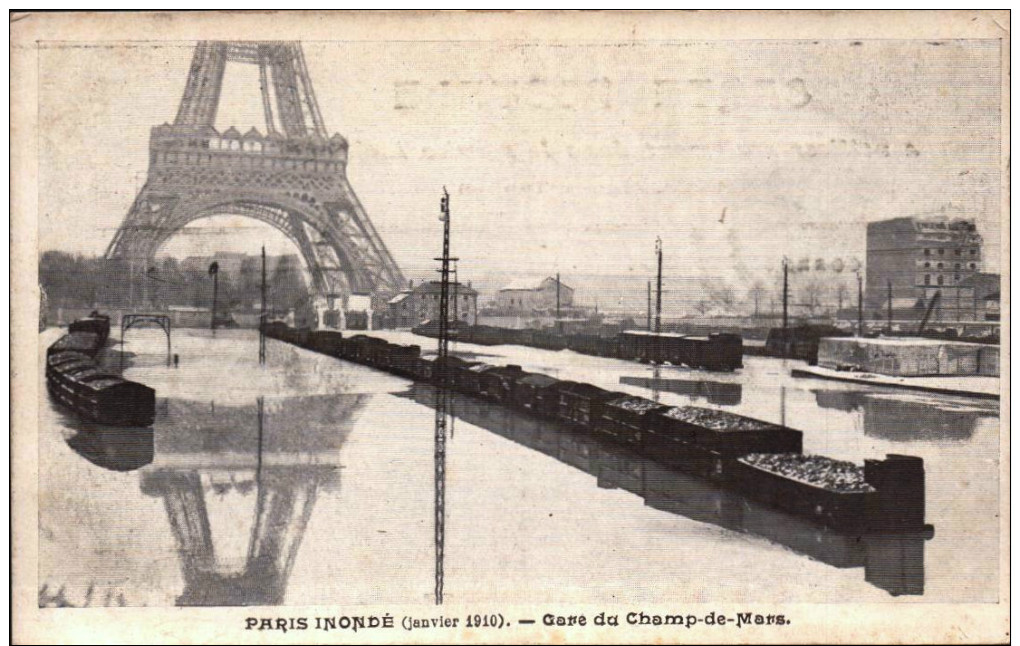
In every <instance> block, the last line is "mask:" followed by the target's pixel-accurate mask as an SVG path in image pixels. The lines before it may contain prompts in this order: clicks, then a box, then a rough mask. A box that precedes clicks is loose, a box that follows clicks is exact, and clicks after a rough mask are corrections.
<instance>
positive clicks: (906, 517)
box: [267, 326, 925, 535]
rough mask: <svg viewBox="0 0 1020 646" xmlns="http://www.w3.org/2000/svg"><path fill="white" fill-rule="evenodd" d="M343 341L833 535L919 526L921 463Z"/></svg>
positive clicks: (753, 423)
mask: <svg viewBox="0 0 1020 646" xmlns="http://www.w3.org/2000/svg"><path fill="white" fill-rule="evenodd" d="M267 334H269V336H273V337H274V338H278V339H280V340H283V341H287V342H290V343H294V344H295V345H298V346H300V347H303V348H306V349H309V350H315V348H314V347H312V342H311V341H310V339H312V338H314V336H313V335H310V334H309V333H308V332H307V331H304V332H303V333H302V332H299V331H292V330H290V329H289V328H286V327H285V326H282V327H281V326H277V327H273V328H271V329H267ZM336 334H339V333H336ZM334 342H336V339H335V337H334ZM340 344H341V350H340V353H339V356H341V357H342V358H344V359H347V360H350V361H353V362H355V363H361V364H363V365H367V366H371V367H373V368H377V369H379V370H384V371H388V372H392V373H394V374H400V375H402V376H407V377H409V378H411V379H414V380H416V381H420V382H426V383H431V384H435V385H437V386H441V387H445V388H450V389H452V390H456V391H458V392H461V393H464V394H466V395H469V396H472V397H476V398H478V399H479V400H488V401H493V402H498V403H501V404H503V405H505V406H508V407H511V408H514V409H517V410H519V411H522V412H524V413H526V414H528V415H531V416H533V417H535V418H541V419H547V420H554V421H555V422H556V423H558V424H560V425H563V426H567V427H569V428H571V429H574V430H576V431H577V432H580V433H585V434H588V435H590V436H592V437H604V438H607V439H610V440H612V441H614V442H615V443H617V444H620V445H622V446H626V447H628V448H629V449H630V450H633V451H635V452H636V453H638V454H640V455H642V456H644V457H646V458H648V459H650V460H652V461H654V462H657V463H659V464H661V465H663V466H665V467H667V468H672V469H676V470H679V471H682V472H686V473H689V474H693V475H696V476H698V477H701V478H704V479H707V480H710V481H712V482H714V483H716V484H718V485H719V486H722V487H724V488H725V489H727V490H730V491H734V492H736V493H740V494H743V495H746V496H748V497H750V498H754V499H756V500H759V501H761V502H762V503H764V504H766V505H768V506H771V507H774V508H777V509H780V510H783V511H785V512H787V513H791V514H794V515H797V516H799V517H803V518H807V519H809V520H811V521H812V522H817V523H820V524H821V525H823V526H826V527H830V528H832V529H835V530H838V531H845V532H850V533H854V534H858V535H862V534H865V533H873V532H879V531H880V532H894V533H895V532H904V531H905V532H917V531H922V530H923V528H924V527H925V525H924V507H925V495H924V462H923V460H921V459H920V458H916V457H912V456H903V455H888V456H886V457H885V459H882V460H867V461H866V462H865V464H864V465H863V466H859V465H854V464H851V463H842V462H840V463H837V462H836V461H833V460H829V459H828V458H824V457H820V456H804V455H803V454H802V451H803V433H802V432H801V431H799V430H795V429H791V428H787V427H785V426H782V425H778V424H773V423H769V422H764V421H761V420H757V419H752V418H749V417H744V416H742V415H736V414H733V413H730V412H728V411H720V410H716V409H711V408H701V407H696V406H672V407H671V406H662V405H659V404H658V403H656V402H653V401H651V400H648V399H645V398H642V397H637V396H633V395H628V394H625V393H620V392H613V391H608V390H605V389H602V388H599V387H597V386H594V385H591V384H586V383H581V382H576V381H560V380H558V379H554V378H552V377H549V376H547V375H543V374H539V373H530V372H525V371H523V370H521V368H520V367H519V366H490V365H488V364H485V363H481V362H476V361H466V360H464V359H460V358H457V357H449V358H447V359H446V361H445V363H444V364H442V365H437V363H436V360H435V359H434V358H428V357H421V356H420V348H419V347H418V346H402V345H399V344H392V343H389V342H387V341H385V340H383V339H379V338H377V337H368V336H365V335H357V336H354V337H351V338H346V337H342V340H341V341H340ZM316 345H318V344H316ZM821 472H826V473H830V472H831V473H835V472H839V473H842V474H843V476H845V479H842V480H841V479H840V478H836V479H834V480H831V481H829V480H826V479H825V478H821V479H820V478H819V477H818V474H819V473H821ZM848 483H849V484H848Z"/></svg>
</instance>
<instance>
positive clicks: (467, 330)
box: [414, 325, 744, 372]
mask: <svg viewBox="0 0 1020 646" xmlns="http://www.w3.org/2000/svg"><path fill="white" fill-rule="evenodd" d="M414 332H415V333H416V334H420V335H422V336H428V337H435V336H436V334H437V333H438V332H437V329H436V326H434V325H425V326H421V327H418V328H415V329H414ZM455 332H456V338H457V340H458V341H463V342H465V343H475V344H478V345H525V346H529V347H534V348H541V349H545V350H573V351H574V352H579V353H582V354H589V355H594V356H597V357H609V358H613V359H624V360H627V361H641V362H644V363H658V364H671V365H676V366H680V365H683V366H688V367H690V368H701V369H705V370H717V371H730V372H731V371H733V370H736V369H738V368H741V367H743V357H744V342H743V338H742V337H741V336H740V335H739V334H728V333H718V334H709V335H708V336H689V335H685V334H673V333H667V332H661V333H655V332H648V331H645V330H630V331H626V332H621V333H619V334H617V335H614V336H602V335H598V334H560V333H558V332H556V331H554V330H534V329H523V330H515V329H511V328H500V327H491V326H487V325H469V326H458V327H457V329H456V331H455Z"/></svg>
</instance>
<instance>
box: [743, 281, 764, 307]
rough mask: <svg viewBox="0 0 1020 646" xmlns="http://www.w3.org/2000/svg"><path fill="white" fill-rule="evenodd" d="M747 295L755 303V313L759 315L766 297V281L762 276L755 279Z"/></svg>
mask: <svg viewBox="0 0 1020 646" xmlns="http://www.w3.org/2000/svg"><path fill="white" fill-rule="evenodd" d="M747 296H748V298H749V299H750V300H751V302H752V303H754V315H755V316H758V315H759V314H760V313H761V301H762V299H763V298H764V297H765V282H764V281H763V280H761V279H760V278H758V279H755V281H754V283H752V284H751V288H750V289H749V290H747Z"/></svg>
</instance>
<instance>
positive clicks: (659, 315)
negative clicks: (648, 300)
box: [655, 238, 662, 334]
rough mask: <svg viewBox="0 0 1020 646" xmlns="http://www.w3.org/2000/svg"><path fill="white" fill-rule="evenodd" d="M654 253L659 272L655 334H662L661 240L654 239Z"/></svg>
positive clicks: (656, 293)
mask: <svg viewBox="0 0 1020 646" xmlns="http://www.w3.org/2000/svg"><path fill="white" fill-rule="evenodd" d="M655 253H656V255H658V256H659V271H658V278H657V280H656V287H655V333H656V334H659V333H660V332H662V238H655Z"/></svg>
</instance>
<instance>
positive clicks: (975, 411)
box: [39, 328, 1000, 606]
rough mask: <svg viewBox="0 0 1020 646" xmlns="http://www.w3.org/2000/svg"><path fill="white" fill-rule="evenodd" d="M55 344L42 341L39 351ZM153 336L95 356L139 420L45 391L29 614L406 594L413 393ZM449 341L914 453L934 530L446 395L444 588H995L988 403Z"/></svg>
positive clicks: (558, 593) (429, 424) (854, 455)
mask: <svg viewBox="0 0 1020 646" xmlns="http://www.w3.org/2000/svg"><path fill="white" fill-rule="evenodd" d="M59 334H60V331H59V330H57V329H55V328H51V329H48V330H45V331H44V332H42V333H41V335H40V347H41V349H42V352H44V351H45V347H46V346H48V345H49V344H50V343H52V342H53V341H54V340H55V339H56V338H57V337H58V336H59ZM372 335H374V336H379V337H382V338H385V339H387V340H390V341H394V342H399V343H406V344H410V343H413V344H418V345H421V346H422V348H423V350H424V351H426V352H427V351H428V350H430V349H431V348H432V347H433V346H434V343H435V341H433V340H431V339H426V338H423V337H418V336H414V335H412V334H410V333H407V332H372ZM172 342H173V352H174V353H176V354H178V355H179V357H180V365H179V367H177V368H173V367H168V366H167V361H166V341H165V338H164V337H163V333H162V332H161V331H154V330H150V329H142V330H132V331H131V332H130V333H129V334H128V338H127V339H126V342H125V344H124V347H123V354H124V356H123V357H121V356H120V354H121V348H120V346H119V344H117V343H115V344H112V345H111V346H110V347H108V348H107V349H106V350H105V352H104V354H103V356H102V361H103V362H104V363H105V364H106V365H108V366H110V367H111V368H116V367H117V366H118V365H119V364H120V362H121V360H122V359H123V362H124V366H125V370H124V376H125V377H126V378H128V379H133V380H136V381H139V382H141V383H143V384H146V385H148V386H150V387H152V388H155V390H156V393H157V408H156V420H155V423H154V424H153V426H152V428H150V429H118V430H116V431H114V430H111V429H108V428H101V427H97V426H95V425H89V424H84V423H81V422H79V421H78V420H77V419H76V418H74V417H73V416H71V415H69V414H67V413H65V411H64V409H63V408H61V407H60V406H59V405H58V404H57V403H55V402H53V401H52V400H51V399H50V398H48V397H46V396H45V395H43V401H42V402H41V408H40V425H39V450H40V452H45V453H46V454H47V459H46V460H41V461H40V473H39V479H40V490H41V491H45V492H46V495H45V496H42V497H41V498H40V510H39V514H40V518H39V521H40V535H39V541H40V542H39V550H40V572H39V577H40V605H67V606H96V605H128V606H135V605H148V606H159V605H174V604H176V605H255V604H258V605H271V604H288V603H289V604H297V603H300V604H301V605H311V604H344V605H352V604H362V603H427V602H429V601H430V600H431V595H432V589H433V584H432V581H433V574H434V573H433V567H434V549H435V545H434V542H433V525H432V522H433V504H434V501H433V473H434V464H433V433H434V417H435V413H434V411H433V409H432V405H433V401H434V397H433V393H432V387H431V386H427V385H423V384H415V383H413V382H411V381H410V380H407V379H402V378H398V377H395V376H392V375H390V374H387V373H384V372H380V371H377V370H373V369H371V368H368V367H365V366H361V365H356V364H352V363H349V362H345V361H342V360H339V359H336V358H332V357H328V356H324V355H320V354H316V353H313V352H310V351H307V350H303V349H300V348H297V347H294V346H291V345H287V344H285V343H282V342H280V341H276V340H269V341H268V342H267V349H266V354H267V359H266V365H265V366H260V365H259V364H258V359H257V352H258V334H257V332H255V331H253V330H219V331H217V332H216V333H215V336H214V335H213V333H212V332H210V331H208V330H197V329H177V330H174V331H173V335H172ZM451 353H452V354H456V355H458V356H462V357H464V358H470V359H473V360H478V361H485V362H488V363H493V364H511V363H512V364H517V365H520V366H522V367H523V368H524V369H525V370H531V371H535V372H543V373H545V374H548V375H550V376H552V377H555V378H557V379H574V380H579V381H585V382H588V383H592V384H595V385H597V386H600V387H603V388H607V389H611V390H614V391H623V392H627V393H631V394H634V395H640V396H643V397H648V398H651V399H655V400H656V401H659V402H661V403H664V404H670V405H682V404H694V405H698V406H707V407H710V408H719V409H723V410H728V411H732V412H735V413H739V414H742V415H747V416H749V417H754V418H757V419H761V420H765V421H769V422H774V423H781V424H784V425H786V426H789V427H791V428H795V429H799V430H801V431H803V432H804V452H805V453H814V454H822V455H827V456H830V457H833V458H836V459H841V460H851V461H853V462H856V463H860V462H861V461H862V460H864V459H865V458H875V457H881V456H884V455H885V454H887V453H906V454H909V455H916V456H919V457H921V458H923V459H924V462H925V471H926V488H927V491H926V494H927V500H926V503H927V510H926V522H927V523H929V524H931V525H932V526H934V528H935V529H934V534H933V535H928V536H926V535H913V536H910V535H907V536H885V537H882V536H869V537H864V538H863V539H861V538H860V537H854V536H844V535H840V534H838V533H835V532H833V531H831V530H826V529H824V528H822V527H820V526H817V525H813V524H811V523H809V522H807V521H803V520H800V519H797V518H794V517H791V516H788V515H785V514H783V513H781V512H778V511H776V510H773V509H770V508H768V507H765V506H763V505H761V504H758V503H753V502H751V501H748V500H745V499H744V498H742V497H741V496H739V495H736V494H733V493H728V492H725V491H722V490H720V489H717V488H715V486H714V485H712V484H710V483H708V482H706V481H703V480H700V479H698V478H695V477H693V476H689V475H685V474H682V473H679V472H675V471H672V470H670V469H668V468H665V467H662V466H660V465H658V464H656V463H654V462H651V461H649V460H647V459H645V458H642V457H640V456H638V455H636V454H633V453H631V452H630V451H629V450H627V449H625V448H622V447H620V446H617V445H615V444H612V443H609V442H604V441H601V440H598V439H595V438H592V437H589V436H583V435H580V434H578V433H575V432H572V431H570V430H567V429H565V428H561V427H559V426H558V425H557V424H556V423H554V422H551V421H546V420H538V419H536V418H531V417H527V416H524V415H522V414H520V413H518V412H515V411H513V410H511V409H507V408H503V407H499V406H497V405H495V404H492V403H488V402H483V401H480V400H477V399H474V398H471V397H468V396H465V395H454V396H453V399H452V402H451V407H452V411H451V412H452V414H453V417H454V420H455V421H454V425H453V428H452V429H451V433H450V437H449V439H448V440H447V454H446V455H447V457H446V468H447V485H446V539H445V556H444V567H445V591H446V592H445V594H446V599H447V601H448V602H451V603H456V602H457V601H458V600H461V601H464V600H471V601H473V602H479V601H492V602H504V603H525V602H527V603H541V602H552V601H555V602H557V603H578V604H581V603H599V602H609V601H612V602H615V603H634V604H640V603H652V602H655V603H677V604H679V603H689V602H706V601H713V602H720V603H727V602H756V601H757V602H762V601H769V602H776V603H779V602H805V603H811V602H819V603H821V602H834V601H846V600H852V601H874V602H882V601H887V600H891V599H894V598H895V599H898V600H909V601H917V602H928V601H931V602H952V601H994V600H995V589H996V587H995V586H994V585H993V583H994V582H995V581H997V577H998V572H997V567H998V556H997V555H998V553H999V550H998V541H999V535H998V531H997V527H998V522H997V510H998V508H999V503H998V499H997V496H998V482H997V478H996V477H994V476H993V477H988V476H989V475H992V474H996V473H997V472H998V446H999V433H1000V424H999V417H998V405H997V403H996V402H988V401H981V400H975V399H968V398H961V397H947V396H939V395H928V394H920V393H911V392H904V391H894V390H888V389H883V388H881V387H872V386H858V385H853V384H844V383H838V382H831V381H824V380H819V379H804V378H793V377H791V376H790V368H791V366H794V365H797V364H798V363H799V362H795V361H785V360H779V359H772V358H766V357H745V358H744V367H743V368H742V369H741V370H739V371H737V372H735V373H713V372H705V371H698V370H688V369H684V368H679V367H670V366H661V367H652V366H647V365H642V364H638V363H631V362H626V361H620V360H614V359H606V358H600V357H594V356H587V355H581V354H576V353H573V352H570V351H559V352H556V351H548V350H539V349H532V348H525V347H521V346H485V347H483V346H473V345H469V344H464V343H455V344H453V345H452V347H451ZM40 360H41V359H40ZM549 491H556V492H557V495H556V496H549V495H548V492H549ZM381 492H384V494H383V495H380V493H381ZM69 518H70V519H73V520H74V522H68V519H69ZM960 545H967V546H968V550H967V551H968V552H969V553H970V554H971V555H973V556H972V558H970V559H965V558H961V557H960V553H959V549H958V547H959V546H960ZM954 546H955V547H954ZM97 573H103V574H102V575H97ZM593 574H597V576H593ZM596 580H597V581H598V584H597V585H594V584H593V583H592V582H593V581H596ZM525 594H526V595H527V598H524V596H523V595H525Z"/></svg>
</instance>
